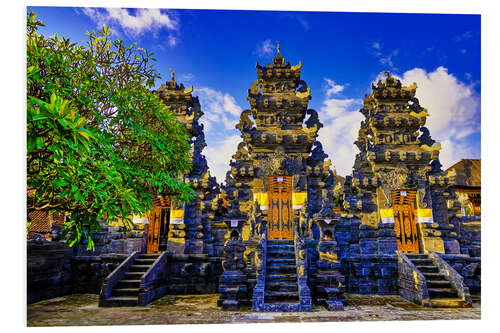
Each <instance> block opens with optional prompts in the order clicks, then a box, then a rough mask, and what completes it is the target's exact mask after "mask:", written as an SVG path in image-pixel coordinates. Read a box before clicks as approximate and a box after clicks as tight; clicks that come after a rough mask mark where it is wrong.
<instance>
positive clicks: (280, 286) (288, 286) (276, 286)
mask: <svg viewBox="0 0 500 333" xmlns="http://www.w3.org/2000/svg"><path fill="white" fill-rule="evenodd" d="M298 290H299V287H298V286H297V283H286V281H285V282H283V281H279V282H276V281H273V282H268V283H266V291H295V292H297V291H298Z"/></svg>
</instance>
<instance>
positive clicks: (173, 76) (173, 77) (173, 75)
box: [172, 71, 175, 81]
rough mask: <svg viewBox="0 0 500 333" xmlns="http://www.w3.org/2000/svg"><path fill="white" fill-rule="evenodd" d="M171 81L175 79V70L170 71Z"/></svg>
mask: <svg viewBox="0 0 500 333" xmlns="http://www.w3.org/2000/svg"><path fill="white" fill-rule="evenodd" d="M172 81H175V72H174V71H172Z"/></svg>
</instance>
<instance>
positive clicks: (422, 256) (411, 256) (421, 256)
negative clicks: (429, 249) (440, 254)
mask: <svg viewBox="0 0 500 333" xmlns="http://www.w3.org/2000/svg"><path fill="white" fill-rule="evenodd" d="M406 256H407V257H408V259H410V260H412V261H413V260H414V259H429V255H428V254H410V253H406Z"/></svg>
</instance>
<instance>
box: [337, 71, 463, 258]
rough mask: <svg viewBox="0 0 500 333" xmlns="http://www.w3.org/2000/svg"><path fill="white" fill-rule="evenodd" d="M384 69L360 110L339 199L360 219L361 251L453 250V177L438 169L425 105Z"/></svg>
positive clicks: (456, 248)
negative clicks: (342, 195)
mask: <svg viewBox="0 0 500 333" xmlns="http://www.w3.org/2000/svg"><path fill="white" fill-rule="evenodd" d="M384 73H385V74H386V75H387V77H386V78H385V81H384V82H382V81H379V82H378V83H377V84H376V85H375V84H372V93H371V94H370V95H366V97H365V99H364V102H363V107H362V108H361V109H360V112H361V113H362V114H363V115H364V116H365V119H364V120H363V121H362V122H361V127H360V130H359V136H358V139H357V140H356V142H355V144H356V145H357V147H358V148H359V150H360V153H359V154H357V156H356V160H355V163H354V168H353V173H352V176H350V177H349V176H348V177H347V180H346V187H345V192H346V193H345V203H344V205H345V206H346V207H347V208H348V209H349V210H350V211H351V212H352V213H354V214H355V215H357V216H359V217H360V220H361V225H360V227H359V228H360V234H359V253H360V254H393V253H394V252H395V251H396V250H400V251H402V252H404V253H428V252H429V251H434V252H438V253H459V251H460V249H459V245H458V242H457V240H456V236H457V235H456V233H455V232H454V231H453V225H452V224H450V220H449V217H452V216H453V207H450V208H452V209H451V210H450V211H449V210H448V207H447V200H448V201H449V199H450V198H451V197H450V196H453V194H452V193H449V192H448V190H447V187H449V186H450V185H451V184H453V182H454V180H453V179H451V178H450V177H447V176H446V174H445V173H444V172H443V171H442V170H441V164H440V163H439V150H440V148H441V145H440V144H439V143H436V142H435V141H434V140H433V139H431V137H430V135H429V130H428V129H427V128H426V127H424V125H425V123H426V119H427V116H428V113H427V110H426V109H424V108H423V107H421V106H420V105H419V101H418V99H417V98H415V91H416V89H417V86H416V84H415V83H414V84H413V85H411V86H408V87H406V86H403V85H402V84H401V82H400V81H399V80H398V79H396V78H394V77H392V76H391V75H390V73H389V72H384Z"/></svg>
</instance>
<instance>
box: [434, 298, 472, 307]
mask: <svg viewBox="0 0 500 333" xmlns="http://www.w3.org/2000/svg"><path fill="white" fill-rule="evenodd" d="M430 305H431V307H433V308H468V307H470V305H469V304H467V302H466V301H464V300H463V299H460V298H436V299H431V300H430Z"/></svg>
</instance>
